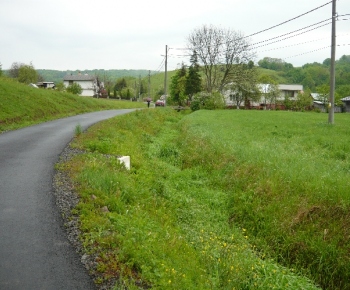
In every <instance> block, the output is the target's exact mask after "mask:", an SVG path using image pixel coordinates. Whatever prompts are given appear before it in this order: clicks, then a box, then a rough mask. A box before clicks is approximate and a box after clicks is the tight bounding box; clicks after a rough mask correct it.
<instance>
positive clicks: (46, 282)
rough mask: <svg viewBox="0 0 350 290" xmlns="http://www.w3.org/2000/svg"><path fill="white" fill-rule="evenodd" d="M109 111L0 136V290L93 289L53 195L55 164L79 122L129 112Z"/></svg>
mask: <svg viewBox="0 0 350 290" xmlns="http://www.w3.org/2000/svg"><path fill="white" fill-rule="evenodd" d="M130 111H132V110H110V111H102V112H94V113H89V114H83V115H78V116H74V117H69V118H65V119H60V120H56V121H52V122H47V123H43V124H40V125H35V126H32V127H28V128H24V129H20V130H16V131H11V132H6V133H4V134H1V135H0V289H1V290H9V289H16V290H17V289H18V290H19V289H20V290H31V289H35V290H39V289H45V290H48V289H54V290H64V289H69V290H75V289H84V290H88V289H95V287H94V283H93V281H92V279H91V278H90V277H89V275H88V273H87V271H86V270H85V269H84V267H83V265H82V264H81V262H80V257H79V256H78V254H77V253H76V252H75V251H74V249H73V247H72V246H71V245H70V244H69V242H68V240H67V238H66V234H65V230H64V227H63V222H62V219H61V217H60V213H59V211H58V209H57V207H56V205H55V199H54V196H53V194H52V178H53V175H54V165H55V163H56V162H57V161H58V158H59V155H60V153H61V152H62V151H63V149H64V148H65V147H66V146H67V144H68V143H69V142H70V140H71V139H72V137H73V136H74V131H75V128H76V126H77V125H78V124H80V125H81V127H82V129H86V128H87V127H89V126H90V125H92V124H94V123H96V122H98V121H101V120H104V119H108V118H111V117H113V116H116V115H121V114H125V113H128V112H130Z"/></svg>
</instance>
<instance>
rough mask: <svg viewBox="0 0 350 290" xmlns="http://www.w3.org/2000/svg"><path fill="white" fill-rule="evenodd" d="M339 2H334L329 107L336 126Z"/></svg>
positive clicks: (330, 117)
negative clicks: (335, 98)
mask: <svg viewBox="0 0 350 290" xmlns="http://www.w3.org/2000/svg"><path fill="white" fill-rule="evenodd" d="M336 2H337V0H332V48H331V71H330V74H331V81H330V91H329V105H328V107H329V108H328V109H329V111H328V123H330V124H334V91H335V48H336V38H335V37H336V27H335V23H336V17H337V9H336Z"/></svg>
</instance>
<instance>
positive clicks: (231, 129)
mask: <svg viewBox="0 0 350 290" xmlns="http://www.w3.org/2000/svg"><path fill="white" fill-rule="evenodd" d="M284 114H288V117H287V115H283V113H282V112H281V113H279V112H257V111H255V112H248V111H198V112H196V113H193V114H187V113H181V112H180V113H178V112H175V111H174V110H171V109H163V108H157V109H150V110H142V111H136V112H134V113H131V114H128V115H125V116H119V117H116V118H114V119H110V120H107V121H105V122H101V123H99V124H97V125H96V126H93V127H92V128H90V130H88V132H86V133H83V134H80V135H79V136H78V137H77V138H75V140H74V142H73V143H72V145H71V146H73V147H75V148H79V149H83V150H85V151H86V153H84V154H81V155H78V156H75V157H74V158H73V159H72V160H71V161H69V162H67V163H65V164H61V166H59V168H60V169H62V170H66V171H67V172H68V173H69V174H70V176H71V178H72V180H74V183H75V189H76V191H77V192H78V193H79V195H80V198H81V199H80V203H79V205H78V206H77V207H76V208H75V209H74V211H73V213H74V214H76V215H79V217H80V221H81V229H82V235H81V240H82V242H83V245H84V247H85V250H86V251H87V253H88V254H90V255H92V256H96V259H95V261H96V265H97V266H96V268H95V269H94V270H93V274H94V275H95V277H97V278H96V280H95V281H96V283H97V284H99V283H101V284H104V283H105V282H106V281H108V280H113V281H117V282H116V285H115V287H114V289H124V287H127V288H128V289H140V288H144V289H149V288H151V289H287V288H290V289H316V288H317V287H316V286H315V285H316V284H317V283H315V282H311V279H313V278H314V277H313V276H312V273H311V271H310V272H304V273H306V274H308V276H309V278H306V277H303V276H301V275H300V272H301V271H304V270H303V269H304V268H303V267H301V265H300V264H298V263H294V264H293V263H289V261H288V259H287V257H283V256H282V255H281V254H283V252H282V251H280V250H281V249H282V248H287V249H288V247H289V246H288V245H287V244H285V245H284V244H283V243H282V242H281V244H279V248H275V244H274V241H275V240H274V239H272V237H275V236H276V235H277V237H278V234H280V235H282V233H283V236H285V237H286V238H285V241H287V240H288V239H287V237H288V236H293V235H295V233H296V234H297V235H299V231H298V229H297V227H296V226H294V229H293V232H291V230H289V229H288V225H289V223H288V222H287V221H286V220H285V216H286V215H285V212H286V211H287V210H279V211H277V212H276V211H275V208H278V209H279V208H280V207H281V203H280V200H281V201H283V200H284V198H283V197H282V196H281V197H280V198H277V195H278V194H285V195H287V196H291V195H294V196H295V195H296V194H295V192H294V191H293V192H288V191H289V190H291V189H292V188H293V185H292V184H290V185H289V186H288V187H286V186H284V185H283V186H282V185H281V184H280V180H279V179H276V178H277V176H276V175H273V174H272V173H274V172H275V171H277V170H274V168H273V166H272V165H271V166H269V168H266V169H265V168H262V164H264V162H265V163H266V162H268V160H270V158H269V157H270V154H267V155H266V157H265V156H264V154H262V152H264V150H263V148H264V147H269V146H270V145H269V144H272V145H273V146H275V147H276V146H277V147H278V148H283V147H284V146H283V144H281V145H280V146H278V145H277V143H278V142H280V141H279V140H278V139H279V136H278V134H272V133H271V130H270V128H266V127H267V126H268V125H265V126H264V125H263V123H264V122H268V123H269V124H271V125H272V124H273V126H274V128H276V127H275V126H276V125H275V124H274V122H273V119H275V120H276V123H278V126H280V124H281V123H283V121H284V120H283V118H286V120H288V119H290V122H292V123H293V121H292V120H293V118H295V120H299V115H296V114H294V115H293V114H292V113H288V112H284ZM283 116H285V117H283ZM305 116H308V118H309V119H311V120H312V119H313V120H314V121H311V124H310V126H315V127H317V128H321V129H320V130H328V129H329V130H332V128H330V127H328V126H324V125H323V124H324V122H323V121H322V119H318V118H320V116H321V115H316V114H305ZM323 116H325V115H323ZM259 118H260V121H259V120H258V119H259ZM281 118H282V119H281ZM314 118H316V119H314ZM312 123H313V124H314V125H312ZM307 126H308V125H306V127H307ZM256 129H258V131H259V134H258V135H256V134H252V133H253V132H255V131H256ZM304 129H305V127H304ZM261 130H265V134H272V135H273V136H274V139H272V138H271V140H270V141H269V138H268V136H265V134H264V133H263V132H261ZM274 130H276V129H274ZM293 130H297V129H296V126H294V127H293ZM300 130H302V129H300ZM310 130H311V131H312V128H310ZM297 131H298V130H297ZM276 132H277V133H278V132H280V131H276ZM298 134H299V133H295V134H294V135H295V136H296V135H298ZM261 136H265V137H264V138H262V137H261ZM309 137H310V136H308V138H309ZM283 138H285V137H282V140H284V139H283ZM295 138H296V137H295ZM259 139H261V140H260V141H259ZM289 139H293V138H289ZM288 143H289V145H292V144H291V142H288ZM272 145H271V146H272ZM292 146H293V145H292ZM294 146H297V144H295V145H294ZM310 148H311V149H310V150H311V151H313V150H314V148H313V147H312V146H310ZM285 150H286V149H285ZM270 151H271V152H275V150H274V149H273V148H270ZM316 151H317V150H316ZM275 153H276V160H279V161H280V162H284V160H283V159H280V158H277V157H278V152H275ZM256 154H259V155H258V156H257V155H256ZM120 155H130V156H131V170H130V171H128V170H126V169H125V168H124V167H123V166H121V165H120V164H119V162H118V161H117V160H116V156H120ZM288 156H289V158H290V155H288ZM265 158H267V159H265ZM264 160H266V161H264ZM269 162H272V163H273V160H270V161H269ZM276 162H277V161H276ZM279 167H281V168H284V166H282V165H279ZM270 171H271V173H270ZM288 172H292V170H291V169H290V168H289V169H288V168H286V169H285V170H283V172H282V171H281V177H278V178H282V177H283V178H285V179H287V178H288V177H287V176H285V175H286V174H287V173H288ZM275 180H277V181H278V183H277V184H276V185H274V182H275ZM298 182H299V181H298ZM270 184H271V188H279V187H281V188H282V187H283V188H284V191H283V193H280V192H278V193H277V192H269V191H267V189H266V188H269V187H268V185H270ZM287 184H288V182H287ZM276 190H277V189H276ZM320 190H321V189H320ZM254 192H256V196H257V199H258V201H259V202H255V196H252V194H253V193H254ZM265 193H266V197H265ZM301 197H302V195H301ZM325 197H326V195H325ZM265 199H266V204H268V203H269V202H271V203H275V205H274V208H273V209H274V211H273V212H272V213H271V210H272V209H271V208H269V206H263V204H264V203H265V201H264V200H265ZM292 200H295V202H296V204H298V205H299V203H298V202H297V198H296V197H295V198H294V199H292ZM302 201H303V202H305V201H304V199H302ZM303 205H305V204H303ZM305 206H306V205H305ZM285 207H288V211H287V213H289V214H291V213H294V211H295V210H296V212H295V215H297V214H298V212H299V210H300V208H299V207H298V206H295V205H293V204H292V203H291V204H290V205H289V204H288V205H282V208H285ZM305 208H307V206H306V207H305ZM255 214H257V216H258V218H259V219H260V221H258V224H259V223H260V224H263V225H262V226H259V227H257V226H256V224H257V221H256V220H254V219H256V218H255ZM283 214H284V215H283ZM265 215H267V216H266V218H264V216H265ZM269 215H271V217H269ZM294 217H295V216H290V218H291V219H292V220H294ZM295 225H297V223H295ZM268 228H269V229H271V232H269V233H268V230H267V229H268ZM303 232H304V231H303ZM266 233H268V235H266ZM304 233H305V232H304ZM265 235H266V236H265ZM304 236H305V235H304ZM310 238H312V235H310ZM278 255H281V256H282V258H281V259H276V257H278ZM278 262H280V263H278ZM282 264H284V265H282ZM292 264H293V267H292ZM289 266H291V267H289Z"/></svg>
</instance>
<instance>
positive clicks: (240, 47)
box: [187, 25, 255, 92]
mask: <svg viewBox="0 0 350 290" xmlns="http://www.w3.org/2000/svg"><path fill="white" fill-rule="evenodd" d="M187 43H188V44H187V46H188V49H190V50H191V51H196V53H197V55H198V60H199V64H200V65H201V66H202V68H203V70H204V74H205V87H206V90H207V91H208V92H212V91H213V90H218V91H222V90H223V88H224V87H225V85H227V84H229V83H230V82H231V79H232V78H233V77H234V74H235V65H237V64H243V63H248V62H249V61H251V60H252V59H253V58H254V57H255V53H254V52H253V51H252V50H250V49H249V41H248V39H246V38H244V36H243V35H242V34H241V33H240V32H236V31H233V30H231V29H222V28H217V27H215V26H213V25H210V26H207V25H203V26H202V27H201V28H198V29H195V30H194V31H193V32H192V33H191V34H190V35H189V36H188V39H187Z"/></svg>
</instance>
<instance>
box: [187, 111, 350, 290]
mask: <svg viewBox="0 0 350 290" xmlns="http://www.w3.org/2000/svg"><path fill="white" fill-rule="evenodd" d="M188 119H189V123H190V124H191V130H192V132H193V134H194V135H196V136H198V135H201V136H203V138H208V139H210V140H211V142H213V143H214V144H215V146H219V147H221V148H224V150H225V151H226V154H228V155H229V156H232V157H234V159H235V161H234V162H232V163H231V164H228V166H227V168H226V169H225V170H224V171H223V172H221V174H220V176H219V178H218V180H217V184H216V186H217V185H218V184H220V185H219V186H220V187H221V188H222V187H223V188H226V189H227V190H228V191H230V212H231V213H230V221H231V222H232V224H236V225H237V224H238V225H240V226H242V227H244V228H246V229H247V231H248V232H249V234H250V235H251V236H252V241H253V242H254V243H255V244H256V245H257V247H258V248H259V250H261V251H262V252H264V253H266V254H268V255H269V256H270V257H273V258H275V259H276V260H277V261H278V262H280V263H281V264H284V265H286V266H290V267H295V268H297V269H298V270H300V271H302V272H303V273H304V274H305V275H307V276H308V277H310V278H312V279H313V280H314V281H316V282H317V283H318V284H319V285H321V286H322V287H323V288H324V289H349V288H350V282H349V281H350V261H349V258H350V256H349V251H348V249H349V246H350V240H349V239H350V235H349V234H350V232H349V217H350V212H349V204H350V202H349V201H350V196H349V174H350V129H349V126H348V124H349V115H346V114H339V115H336V125H334V126H332V125H329V124H327V122H326V116H325V115H324V114H312V113H311V114H310V113H307V114H305V113H292V112H252V111H234V112H227V111H225V112H198V113H197V114H195V115H191V116H189V118H188ZM214 120H215V121H214Z"/></svg>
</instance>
